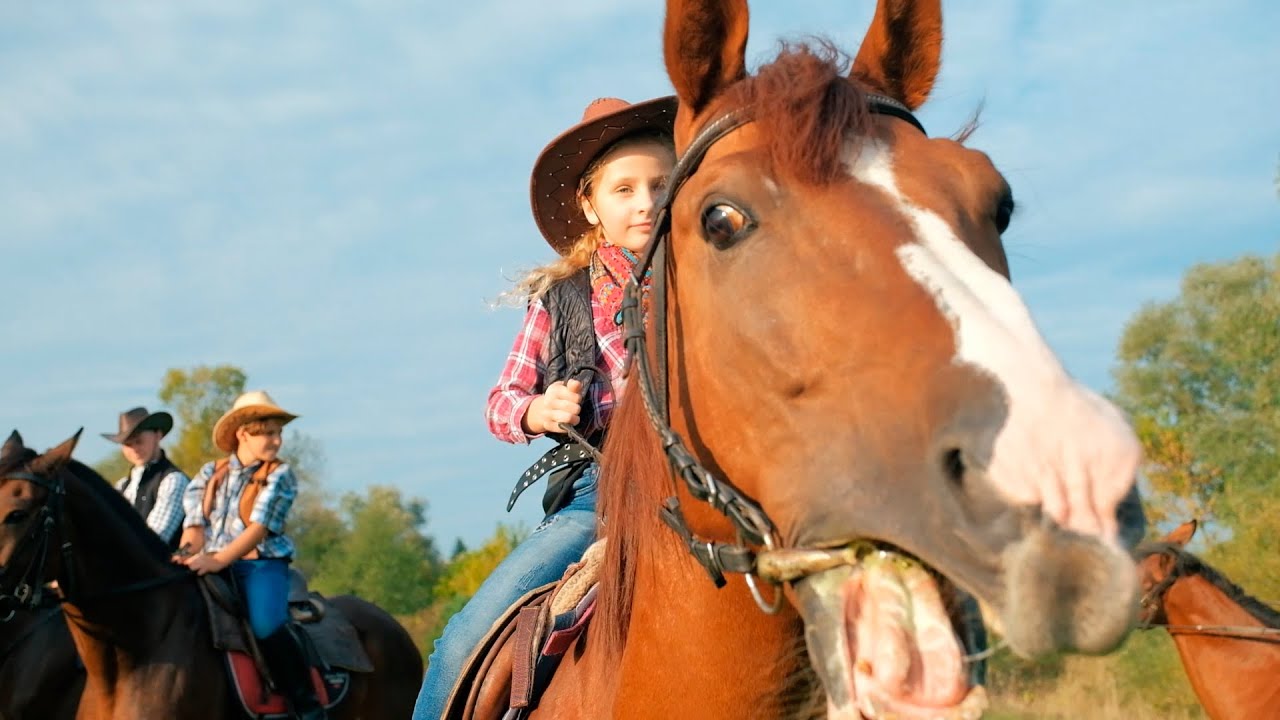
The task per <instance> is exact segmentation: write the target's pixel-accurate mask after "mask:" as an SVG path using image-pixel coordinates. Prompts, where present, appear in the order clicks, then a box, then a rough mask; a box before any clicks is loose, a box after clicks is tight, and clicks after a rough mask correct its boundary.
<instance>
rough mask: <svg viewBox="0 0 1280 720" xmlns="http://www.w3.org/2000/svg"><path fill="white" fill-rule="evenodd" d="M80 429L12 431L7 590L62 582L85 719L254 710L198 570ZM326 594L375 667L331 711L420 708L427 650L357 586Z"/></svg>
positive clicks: (19, 592) (393, 718)
mask: <svg viewBox="0 0 1280 720" xmlns="http://www.w3.org/2000/svg"><path fill="white" fill-rule="evenodd" d="M78 438H79V433H77V434H76V436H75V437H72V438H71V439H69V440H67V441H66V442H64V443H62V444H61V445H58V446H57V447H55V448H53V449H52V450H49V451H48V452H46V453H44V454H41V455H37V454H36V453H34V451H29V450H28V449H27V448H24V447H22V439H21V437H20V436H18V434H17V433H16V432H15V433H13V435H12V436H10V438H9V440H8V441H7V442H6V443H5V447H4V453H3V455H2V457H4V458H6V459H7V460H6V462H5V463H4V464H3V465H0V595H3V596H7V597H8V598H9V599H10V600H12V599H13V598H14V597H17V598H18V599H22V598H23V597H24V596H25V595H26V594H27V591H26V589H29V588H31V587H32V586H33V585H34V584H39V583H45V582H50V581H57V583H58V586H59V587H60V589H61V592H62V593H63V596H64V599H63V603H62V608H63V614H64V615H65V618H66V622H67V625H68V626H69V628H70V632H71V635H72V637H73V638H74V639H75V644H76V647H77V649H78V650H79V653H80V657H81V658H83V661H84V665H85V671H86V678H85V686H84V694H83V696H82V698H81V704H80V710H79V715H78V716H77V717H78V718H80V720H137V719H138V718H182V720H205V719H208V720H223V719H232V718H234V719H236V720H240V719H241V718H246V719H247V718H248V716H247V715H245V713H244V711H243V710H242V708H241V706H240V703H239V700H237V699H236V697H235V695H234V691H233V690H232V688H231V687H230V684H229V679H228V674H227V670H226V667H225V665H224V662H223V654H222V652H221V651H219V650H216V649H215V648H214V647H213V644H212V641H211V635H210V628H209V619H208V613H207V611H206V608H205V601H204V599H203V597H202V596H201V593H200V590H199V588H198V587H197V584H196V582H195V581H194V580H195V575H194V574H192V573H191V572H190V571H188V570H187V569H186V568H183V567H180V566H177V565H174V564H173V563H171V562H170V561H169V551H168V548H167V547H166V546H165V545H164V543H163V542H161V541H160V539H159V538H158V537H156V535H155V533H153V532H152V531H151V530H150V529H149V528H148V527H147V526H146V524H145V522H144V521H143V519H142V517H141V516H140V515H139V514H138V512H137V511H136V510H134V509H133V507H132V506H130V505H129V503H128V502H126V501H125V500H124V498H122V497H121V496H120V494H119V493H118V492H116V491H115V490H114V489H113V488H112V487H111V486H110V485H108V484H107V482H106V481H104V480H103V479H102V477H101V476H99V475H98V474H97V473H96V472H94V470H93V469H92V468H90V467H88V466H86V465H84V464H82V463H80V462H77V461H75V460H73V459H72V458H71V453H72V450H73V449H74V448H75V445H76V441H77V439H78ZM329 602H330V603H331V604H332V605H333V606H334V607H335V608H337V609H338V610H339V611H340V612H341V613H342V614H343V615H345V616H346V617H347V618H348V619H349V620H350V621H351V623H352V625H354V626H355V628H356V631H357V634H358V635H359V638H360V642H361V644H362V645H363V646H364V649H365V652H366V653H367V654H368V657H369V659H370V660H371V661H372V663H373V666H374V671H373V672H372V673H351V684H350V689H349V691H348V694H347V696H346V698H345V699H344V700H343V701H342V702H341V703H340V704H339V705H337V706H336V707H335V708H333V709H331V710H330V711H329V717H331V718H334V720H344V719H354V718H388V719H389V720H398V719H401V718H409V717H410V716H411V715H412V711H413V703H414V701H415V699H416V698H417V694H418V688H419V686H420V685H421V682H422V656H421V655H420V653H419V651H418V648H417V647H416V646H415V645H414V643H413V640H412V638H410V637H409V634H408V633H407V632H406V631H405V630H404V628H403V627H401V626H400V624H399V623H397V622H396V621H395V619H394V618H392V617H391V616H390V615H388V614H387V613H386V612H384V611H382V610H380V609H378V608H377V607H375V606H373V605H371V604H369V603H367V602H364V601H363V600H360V599H359V598H356V597H352V596H339V597H334V598H329Z"/></svg>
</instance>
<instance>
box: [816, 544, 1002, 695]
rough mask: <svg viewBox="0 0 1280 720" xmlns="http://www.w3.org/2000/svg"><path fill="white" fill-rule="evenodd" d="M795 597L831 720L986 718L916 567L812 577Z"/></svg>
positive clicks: (932, 589)
mask: <svg viewBox="0 0 1280 720" xmlns="http://www.w3.org/2000/svg"><path fill="white" fill-rule="evenodd" d="M796 589H797V591H798V596H799V600H800V603H799V605H800V610H801V613H802V614H803V616H804V619H805V640H806V642H807V644H808V646H809V657H810V660H811V661H812V663H813V665H814V669H815V670H817V672H818V674H819V675H820V676H821V677H822V681H823V686H824V688H825V689H826V692H827V717H828V718H831V719H832V720H835V719H837V718H838V719H839V720H858V719H860V718H889V717H894V718H902V719H904V720H915V719H920V720H924V719H925V718H927V719H929V720H935V719H943V720H958V719H961V718H964V719H967V718H978V717H981V716H982V713H983V711H984V710H985V708H986V695H985V693H984V691H983V689H982V688H981V687H974V688H969V687H968V684H967V679H966V673H965V672H964V665H963V660H962V658H961V650H960V647H961V646H960V643H959V641H958V640H957V638H956V636H955V634H954V632H953V631H952V629H951V624H950V620H949V619H948V616H947V613H946V612H945V610H944V609H943V605H942V601H941V598H940V597H939V595H938V589H937V585H936V584H935V583H934V581H933V578H931V577H930V576H929V574H928V573H927V572H925V570H924V569H923V568H921V567H920V566H919V565H918V564H916V563H914V562H908V561H906V560H905V559H904V558H902V557H901V556H897V555H893V554H891V553H885V554H881V555H878V556H874V557H872V558H868V559H867V560H866V561H864V562H863V563H862V564H860V565H858V566H856V567H851V566H844V567H840V568H835V569H833V570H828V571H826V572H823V573H819V574H817V575H813V576H810V577H809V578H806V579H805V580H803V581H801V582H800V583H798V584H797V586H796ZM966 690H967V691H968V692H967V693H966Z"/></svg>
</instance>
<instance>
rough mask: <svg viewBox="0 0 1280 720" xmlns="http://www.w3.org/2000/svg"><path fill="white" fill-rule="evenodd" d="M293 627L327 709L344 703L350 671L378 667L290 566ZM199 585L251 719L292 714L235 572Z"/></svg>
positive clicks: (216, 641) (333, 611) (341, 618)
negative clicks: (256, 633)
mask: <svg viewBox="0 0 1280 720" xmlns="http://www.w3.org/2000/svg"><path fill="white" fill-rule="evenodd" d="M289 575H290V577H289V615H290V626H291V627H290V630H291V631H292V633H293V635H294V637H295V638H296V639H297V640H298V641H299V644H300V645H301V646H302V651H303V654H304V655H305V656H306V657H307V659H308V662H309V664H310V665H311V679H312V683H313V685H314V689H315V693H316V698H317V699H318V700H319V701H320V702H321V704H323V705H324V706H325V707H326V708H332V707H334V706H335V705H337V704H339V703H340V702H342V700H343V699H345V697H346V695H347V691H348V689H349V687H350V683H351V673H353V672H358V673H367V672H372V671H373V662H372V661H371V660H370V659H369V656H368V654H367V653H365V650H364V646H363V645H362V644H361V643H360V637H359V635H358V634H357V633H356V629H355V627H354V626H352V624H351V621H350V620H348V619H347V617H346V616H345V615H343V614H342V611H341V610H339V609H338V608H337V607H335V606H333V605H330V604H329V603H328V602H327V601H325V599H324V598H323V596H321V595H320V594H319V593H316V592H311V591H308V589H307V583H306V578H305V577H304V576H303V575H302V573H300V572H298V571H297V570H296V569H293V568H290V569H289ZM199 587H200V591H201V594H202V595H203V596H204V599H205V607H206V610H207V611H208V613H209V628H210V635H211V636H212V641H213V646H214V648H215V649H218V650H221V651H223V653H225V656H226V662H227V672H228V674H229V676H230V679H231V684H232V685H233V686H234V687H235V688H236V693H237V695H238V696H239V698H240V702H241V704H242V705H243V706H244V709H245V712H246V713H248V714H249V716H250V717H255V718H261V719H263V720H275V719H277V718H280V719H283V718H287V717H289V715H288V710H287V705H286V703H285V699H284V696H283V695H282V694H280V693H279V692H278V691H277V689H276V687H275V683H274V682H273V680H272V678H271V668H269V667H267V663H266V661H265V659H264V658H263V655H262V653H261V652H259V650H258V646H257V642H256V641H255V639H254V637H253V633H252V632H251V631H250V630H249V625H248V619H247V615H246V614H245V610H244V603H243V601H242V600H241V596H240V593H239V592H238V591H237V590H236V588H235V586H234V583H233V581H232V580H231V576H230V573H229V572H227V571H224V572H221V573H210V574H208V575H203V576H201V577H200V582H199Z"/></svg>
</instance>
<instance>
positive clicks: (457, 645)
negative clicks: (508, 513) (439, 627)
mask: <svg viewBox="0 0 1280 720" xmlns="http://www.w3.org/2000/svg"><path fill="white" fill-rule="evenodd" d="M598 472H599V468H598V467H596V466H594V465H593V466H592V467H591V468H590V469H588V470H587V471H586V472H585V473H583V475H582V477H581V478H579V479H578V481H577V482H575V483H574V485H573V500H571V501H570V502H569V504H568V505H567V506H565V508H564V509H562V510H560V511H559V512H557V513H555V514H554V515H551V516H550V517H548V518H547V519H545V520H543V521H542V524H540V525H538V527H537V528H536V529H535V530H534V531H533V533H532V534H531V535H529V537H528V538H527V539H526V540H525V541H524V542H522V543H520V544H519V545H518V546H516V548H515V549H514V550H512V551H511V554H510V555H508V556H507V558H506V559H505V560H503V561H502V563H501V564H500V565H498V567H496V568H494V570H493V572H492V573H491V574H490V575H489V577H488V578H487V579H486V580H485V581H484V584H482V585H481V586H480V589H479V590H477V591H476V594H475V595H473V596H472V597H471V600H469V601H468V602H467V604H466V605H465V606H464V607H463V608H462V609H461V610H459V611H458V612H457V614H455V615H454V616H453V617H452V618H450V619H449V624H448V625H446V626H445V628H444V634H443V635H441V636H440V638H439V639H438V640H436V645H435V650H434V652H432V653H431V657H430V658H429V659H428V660H427V663H428V664H427V676H426V678H425V679H424V680H423V681H422V690H421V692H419V693H418V703H417V705H415V706H414V708H413V720H440V717H441V716H442V715H444V704H445V703H446V702H447V701H448V700H449V692H450V691H452V690H453V685H454V683H455V682H457V680H458V676H459V675H461V674H462V666H463V664H464V663H466V661H467V658H469V657H470V656H471V653H472V652H474V651H475V648H476V646H477V645H479V644H480V642H481V641H482V640H484V636H485V635H486V634H487V633H488V632H489V629H490V628H491V627H493V624H494V623H495V622H497V621H498V618H499V617H501V616H502V614H503V613H504V612H506V611H507V609H508V608H510V607H511V605H512V604H513V603H514V602H515V601H516V600H519V599H520V597H521V596H523V595H524V594H525V593H527V592H529V591H530V590H533V589H534V588H537V587H540V586H542V585H546V584H547V583H550V582H555V581H556V580H559V579H560V576H561V575H564V571H565V568H567V567H569V565H571V564H573V563H575V562H577V561H579V560H581V559H582V553H583V552H585V551H586V549H587V546H589V545H590V544H591V543H592V541H593V540H595V537H596V477H597V474H598Z"/></svg>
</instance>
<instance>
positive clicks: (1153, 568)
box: [1137, 520, 1199, 625]
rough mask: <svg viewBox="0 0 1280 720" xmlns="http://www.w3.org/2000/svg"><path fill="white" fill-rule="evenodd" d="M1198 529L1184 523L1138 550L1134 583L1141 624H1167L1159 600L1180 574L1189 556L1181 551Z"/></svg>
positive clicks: (1162, 604)
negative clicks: (1138, 590)
mask: <svg viewBox="0 0 1280 720" xmlns="http://www.w3.org/2000/svg"><path fill="white" fill-rule="evenodd" d="M1198 527H1199V524H1198V523H1197V522H1196V521H1195V520H1188V521H1187V522H1184V523H1182V524H1181V525H1179V526H1178V527H1176V528H1174V529H1173V531H1172V532H1170V533H1169V534H1168V535H1165V536H1164V539H1163V540H1161V541H1160V542H1158V543H1155V544H1152V545H1150V546H1147V545H1144V546H1142V547H1141V548H1140V549H1139V551H1138V553H1137V555H1138V557H1139V558H1140V559H1139V561H1138V584H1139V586H1140V589H1141V591H1142V600H1141V601H1140V602H1139V609H1138V612H1139V615H1138V620H1139V622H1141V623H1143V624H1145V625H1163V624H1165V623H1167V622H1168V620H1167V619H1166V618H1165V614H1164V603H1163V602H1162V598H1163V596H1164V593H1165V591H1166V590H1168V589H1169V587H1170V586H1171V585H1173V583H1174V582H1176V581H1177V579H1178V577H1179V575H1180V574H1181V573H1182V570H1183V566H1184V564H1185V563H1184V558H1186V557H1189V556H1187V555H1184V554H1183V552H1182V551H1183V548H1185V547H1186V546H1187V543H1189V542H1191V538H1192V537H1193V536H1194V535H1195V534H1196V529H1197V528H1198ZM1197 564H1198V563H1197Z"/></svg>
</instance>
